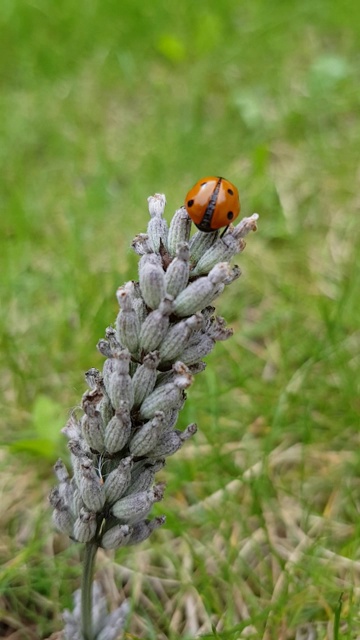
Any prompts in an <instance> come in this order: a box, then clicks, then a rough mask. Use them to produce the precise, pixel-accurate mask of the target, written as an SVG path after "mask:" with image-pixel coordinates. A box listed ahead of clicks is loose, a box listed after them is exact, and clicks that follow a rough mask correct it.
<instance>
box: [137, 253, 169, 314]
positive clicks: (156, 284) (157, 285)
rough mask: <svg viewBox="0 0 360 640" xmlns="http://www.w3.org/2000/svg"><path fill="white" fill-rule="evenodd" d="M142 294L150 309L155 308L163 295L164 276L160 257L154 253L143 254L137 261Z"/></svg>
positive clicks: (164, 290)
mask: <svg viewBox="0 0 360 640" xmlns="http://www.w3.org/2000/svg"><path fill="white" fill-rule="evenodd" d="M139 280H140V289H141V293H142V296H143V298H144V300H145V302H146V304H147V306H148V307H150V309H157V307H158V306H159V304H160V302H161V300H162V299H163V298H164V296H165V292H166V289H165V277H164V270H163V268H162V264H161V258H160V256H158V255H157V254H155V253H150V254H146V255H144V256H143V257H142V258H141V260H140V262H139Z"/></svg>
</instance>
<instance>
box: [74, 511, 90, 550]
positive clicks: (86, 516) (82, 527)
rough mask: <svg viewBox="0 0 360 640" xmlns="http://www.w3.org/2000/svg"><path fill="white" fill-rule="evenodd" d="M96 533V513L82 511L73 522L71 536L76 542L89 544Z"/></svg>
mask: <svg viewBox="0 0 360 640" xmlns="http://www.w3.org/2000/svg"><path fill="white" fill-rule="evenodd" d="M95 533H96V513H91V512H89V511H86V510H85V509H82V510H81V511H80V514H79V517H78V518H77V519H76V520H75V524H74V530H73V535H74V538H75V540H77V541H78V542H90V540H92V539H93V537H94V536H95Z"/></svg>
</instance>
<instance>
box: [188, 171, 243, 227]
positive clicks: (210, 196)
mask: <svg viewBox="0 0 360 640" xmlns="http://www.w3.org/2000/svg"><path fill="white" fill-rule="evenodd" d="M185 207H186V210H187V212H188V214H189V216H190V218H191V219H192V221H193V222H194V223H195V224H196V226H197V228H198V229H200V231H203V232H211V231H216V230H217V229H221V227H227V226H228V225H229V224H230V222H232V221H233V220H235V218H236V217H237V216H238V215H239V213H240V201H239V192H238V190H237V188H236V187H235V186H234V185H233V184H232V183H231V182H229V181H228V180H226V179H225V178H217V177H213V176H211V177H207V178H202V179H201V180H199V182H197V183H196V185H195V186H194V187H193V188H192V189H190V191H189V193H188V194H187V196H186V198H185Z"/></svg>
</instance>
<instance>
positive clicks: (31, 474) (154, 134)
mask: <svg viewBox="0 0 360 640" xmlns="http://www.w3.org/2000/svg"><path fill="white" fill-rule="evenodd" d="M359 42H360V5H359V4H358V3H356V2H355V0H344V2H342V3H338V2H334V1H332V0H313V1H311V2H310V1H309V0H304V1H303V2H297V1H295V0H287V1H286V2H285V1H283V0H279V1H278V2H276V3H271V4H270V3H267V2H265V1H264V0H253V1H252V2H251V3H250V2H236V1H235V0H222V2H221V3H219V2H218V1H216V2H215V0H208V1H206V2H205V1H204V0H199V1H198V2H196V3H194V2H191V1H190V0H183V1H182V2H181V3H180V2H174V1H173V0H169V1H168V2H161V1H160V0H152V2H151V3H143V2H138V0H123V2H121V3H119V2H115V1H114V0H107V1H106V2H100V1H96V0H87V1H86V2H85V1H83V0H79V1H78V2H77V3H73V2H70V1H69V0H63V1H62V2H60V3H52V2H49V1H48V0H33V1H31V2H30V1H28V2H27V1H25V0H2V2H1V6H0V54H1V55H0V83H1V93H0V132H1V133H0V135H1V144H0V164H1V180H0V207H1V216H0V242H1V252H0V273H1V277H0V291H1V309H0V340H1V362H0V377H1V382H2V384H1V386H2V390H3V393H2V397H1V399H0V403H1V411H0V428H1V434H2V439H1V440H2V448H1V452H0V465H1V482H2V497H1V507H0V508H1V517H0V535H1V540H0V548H1V562H2V568H1V570H0V636H1V637H4V638H12V640H17V639H18V638H25V639H28V638H29V639H30V640H32V639H42V638H48V637H49V636H50V635H51V634H52V633H53V634H54V635H53V636H52V637H54V638H55V637H57V636H56V632H57V631H58V630H60V629H61V619H60V611H61V610H62V609H63V608H64V607H65V606H68V607H69V606H70V605H71V593H72V591H73V590H74V589H75V588H76V587H77V586H78V584H79V566H78V561H77V558H78V553H79V550H78V548H77V547H75V546H71V547H68V548H67V547H66V545H65V543H64V541H62V540H61V539H60V538H59V537H57V536H56V535H54V533H53V531H52V528H51V525H50V513H49V511H48V510H47V499H46V496H47V494H48V492H49V489H50V487H51V486H52V484H53V482H54V480H53V476H52V472H51V467H52V464H53V462H55V460H56V458H57V457H58V456H59V455H62V456H64V457H65V458H66V455H67V454H66V443H65V442H64V438H63V437H62V436H60V435H59V429H60V428H61V427H62V426H63V425H64V424H65V422H66V419H67V416H68V414H69V411H70V409H71V408H72V407H73V406H74V405H76V404H78V403H79V401H80V398H81V394H82V393H83V391H84V390H85V383H84V382H83V371H85V370H87V369H88V368H90V367H91V366H97V367H100V368H101V366H102V358H101V356H100V355H99V354H98V353H97V351H96V348H95V345H96V342H97V340H98V339H99V338H100V337H102V336H103V333H104V329H105V327H106V326H108V325H109V324H110V323H111V322H112V321H113V320H114V318H115V315H116V313H117V304H116V300H115V296H114V292H115V290H116V288H117V287H118V286H119V285H121V284H122V283H123V282H124V281H125V280H126V279H136V274H137V259H136V256H134V255H133V254H132V253H131V252H130V250H129V245H130V242H131V239H132V237H133V236H134V235H135V234H137V233H139V232H140V231H145V230H146V225H147V220H148V214H147V203H146V198H147V197H148V195H151V194H153V193H155V192H164V193H166V197H167V201H168V205H167V218H168V220H170V217H171V214H172V212H173V211H174V209H175V208H177V207H178V206H180V205H181V204H182V202H183V198H184V195H185V193H186V191H187V190H188V189H189V188H190V187H191V186H192V185H193V184H194V182H196V181H197V180H198V179H199V178H200V177H201V176H203V175H211V174H215V175H224V176H226V177H227V178H228V179H230V180H232V181H233V182H234V183H235V184H236V185H237V186H238V188H239V190H240V193H241V201H242V211H243V213H244V215H249V214H251V213H252V212H253V211H258V212H259V214H260V223H259V232H258V233H257V234H256V235H252V236H251V237H250V238H249V239H248V246H247V249H246V252H245V253H244V254H243V255H242V256H241V257H240V258H239V259H238V260H237V262H239V264H240V266H241V268H242V270H243V277H242V278H241V279H240V280H239V281H237V282H236V283H234V284H233V285H232V287H231V288H229V290H227V292H226V295H224V296H223V298H222V299H221V300H220V301H219V304H218V313H220V314H221V315H224V316H225V317H226V318H227V320H228V321H229V323H230V324H231V325H232V326H233V327H234V329H235V335H234V337H233V339H232V340H230V341H229V342H227V343H224V344H218V345H217V348H216V350H215V352H214V353H213V354H212V355H211V356H210V357H208V358H207V362H208V367H207V370H206V371H205V373H204V374H202V375H201V376H199V377H197V378H196V384H195V385H194V386H193V387H192V388H191V390H190V392H189V394H188V396H189V398H188V402H187V406H186V408H185V409H184V411H183V412H182V418H181V425H180V426H181V427H183V426H185V425H186V424H187V423H188V422H189V421H192V420H195V421H196V422H198V425H199V429H200V433H199V434H198V435H197V436H196V438H195V439H194V440H196V442H195V441H194V442H191V443H187V445H186V446H185V447H184V449H183V450H182V451H181V453H179V454H178V455H177V456H176V457H175V458H173V459H169V461H168V464H167V468H166V470H165V472H164V474H163V479H165V480H166V482H167V485H168V488H167V495H166V499H165V500H164V502H163V503H162V504H161V505H157V509H156V510H154V511H156V513H166V515H167V525H166V530H164V531H161V532H157V533H156V534H154V536H153V538H152V539H151V544H147V543H145V544H143V545H142V546H141V547H139V549H135V548H133V549H131V550H126V551H122V552H119V553H118V554H117V558H116V560H117V564H116V565H114V564H113V562H112V560H111V559H109V558H107V557H106V556H105V555H104V556H103V557H102V556H100V557H99V563H98V566H99V574H98V576H99V577H100V579H101V580H102V582H103V584H104V588H105V589H106V591H107V593H108V596H109V600H110V601H111V602H112V603H113V604H115V603H118V600H119V599H120V600H121V598H122V597H124V595H129V596H131V598H132V601H133V606H134V614H133V615H132V618H131V621H130V623H129V628H128V635H127V637H128V638H135V637H141V638H160V639H167V638H170V639H171V640H173V639H175V638H194V637H196V636H198V635H201V634H203V635H204V634H205V637H207V638H224V639H225V638H226V639H231V640H237V639H238V638H245V637H247V638H248V637H250V638H256V639H257V638H264V640H270V639H274V640H279V639H280V640H283V639H295V637H296V640H298V638H300V637H301V638H306V637H307V636H306V633H310V632H311V630H316V632H317V637H318V638H324V639H325V638H326V639H332V638H336V637H341V638H346V639H351V640H355V638H359V637H360V618H359V588H360V583H359V570H360V564H359V561H360V558H359V541H360V527H359V499H360V483H359V470H360V456H359V409H360V402H359V386H360V385H359V343H360V332H359V287H360V269H359V262H360V253H359V236H360V233H359V223H358V219H359V178H360V173H359V148H360V120H359V113H360V94H359V63H360V48H359ZM216 492H219V493H216ZM118 594H119V595H118ZM341 594H342V595H341ZM340 597H341V598H342V604H341V606H340V604H339V602H340ZM339 612H340V615H339ZM296 634H298V635H296ZM300 634H302V635H300ZM336 634H341V635H336ZM310 637H311V636H309V638H310Z"/></svg>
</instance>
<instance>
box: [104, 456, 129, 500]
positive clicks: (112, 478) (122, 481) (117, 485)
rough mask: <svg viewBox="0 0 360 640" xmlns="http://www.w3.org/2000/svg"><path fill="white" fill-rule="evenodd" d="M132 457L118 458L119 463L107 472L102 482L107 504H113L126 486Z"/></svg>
mask: <svg viewBox="0 0 360 640" xmlns="http://www.w3.org/2000/svg"><path fill="white" fill-rule="evenodd" d="M132 465H133V461H132V457H131V456H128V457H127V458H123V459H122V460H120V463H119V465H118V466H117V467H116V469H114V470H113V471H111V473H109V475H108V476H107V478H106V480H105V483H104V490H105V497H106V501H107V502H108V503H109V504H113V503H114V502H116V501H117V500H119V499H120V498H121V496H122V495H123V494H124V493H125V491H126V489H127V488H128V486H129V484H130V480H131V468H132Z"/></svg>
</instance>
